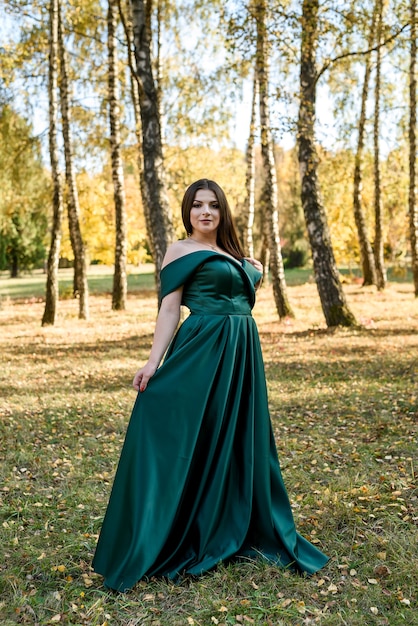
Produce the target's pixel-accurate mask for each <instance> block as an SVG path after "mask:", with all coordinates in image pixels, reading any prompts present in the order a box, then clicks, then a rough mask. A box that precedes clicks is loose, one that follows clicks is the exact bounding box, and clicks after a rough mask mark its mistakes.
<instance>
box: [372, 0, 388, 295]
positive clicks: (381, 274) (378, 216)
mask: <svg viewBox="0 0 418 626" xmlns="http://www.w3.org/2000/svg"><path fill="white" fill-rule="evenodd" d="M382 21H383V2H382V0H377V32H376V41H377V44H378V46H377V50H376V82H375V92H374V93H375V105H374V128H373V146H374V214H375V237H374V259H375V264H376V276H377V288H378V289H379V290H381V289H384V288H385V286H386V270H385V260H384V252H383V211H382V197H381V182H380V179H381V175H380V145H379V135H380V85H381V57H382V53H381V47H380V44H381V41H382Z"/></svg>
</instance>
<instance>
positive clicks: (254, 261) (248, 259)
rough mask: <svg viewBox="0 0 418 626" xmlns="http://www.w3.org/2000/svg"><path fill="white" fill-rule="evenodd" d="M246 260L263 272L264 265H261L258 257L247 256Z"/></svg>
mask: <svg viewBox="0 0 418 626" xmlns="http://www.w3.org/2000/svg"><path fill="white" fill-rule="evenodd" d="M245 260H246V261H248V263H251V265H253V266H254V267H255V269H256V270H258V271H259V272H261V273H263V266H262V265H261V263H260V261H257V259H252V258H250V257H245Z"/></svg>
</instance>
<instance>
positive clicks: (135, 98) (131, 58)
mask: <svg viewBox="0 0 418 626" xmlns="http://www.w3.org/2000/svg"><path fill="white" fill-rule="evenodd" d="M118 5H119V15H120V18H121V20H122V24H123V28H124V31H125V36H126V40H127V42H128V64H129V68H130V83H131V98H132V107H133V111H134V118H135V137H136V141H137V147H138V149H137V164H138V172H139V178H140V191H141V198H142V205H143V206H142V209H143V211H144V217H145V226H146V230H147V235H148V239H149V241H150V242H151V241H152V228H151V215H150V207H149V206H148V203H147V202H146V194H145V190H144V177H143V176H142V172H143V167H144V158H143V154H142V124H141V106H140V94H141V85H140V82H139V78H138V76H137V73H136V69H135V64H136V61H135V52H134V36H133V26H132V5H131V3H130V2H128V5H127V9H128V14H127V15H125V13H124V11H123V9H122V4H121V0H118ZM150 246H151V243H150ZM151 249H153V248H152V246H151Z"/></svg>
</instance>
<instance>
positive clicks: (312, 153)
mask: <svg viewBox="0 0 418 626" xmlns="http://www.w3.org/2000/svg"><path fill="white" fill-rule="evenodd" d="M317 30H318V0H304V1H303V8H302V34H301V67H300V104H299V120H298V158H299V169H300V176H301V183H302V190H301V197H302V206H303V212H304V215H305V221H306V227H307V230H308V236H309V242H310V246H311V250H312V259H313V266H314V273H315V280H316V284H317V287H318V292H319V297H320V300H321V305H322V310H323V312H324V316H325V320H326V323H327V326H353V325H355V324H356V320H355V317H354V315H353V314H352V312H351V311H350V309H349V307H348V304H347V302H346V299H345V295H344V292H343V289H342V286H341V281H340V278H339V274H338V269H337V265H336V263H335V258H334V252H333V249H332V245H331V238H330V234H329V229H328V222H327V218H326V214H325V211H324V207H323V205H322V200H321V197H320V190H319V181H318V173H317V167H318V156H317V153H316V148H315V131H314V124H315V106H316V79H317V71H316V56H315V55H316V43H317V37H318V34H317Z"/></svg>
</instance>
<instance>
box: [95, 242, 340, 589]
mask: <svg viewBox="0 0 418 626" xmlns="http://www.w3.org/2000/svg"><path fill="white" fill-rule="evenodd" d="M260 277H261V274H260V272H258V271H257V270H256V269H255V268H254V267H253V266H252V265H251V264H250V263H248V262H247V261H242V262H241V263H240V262H238V261H234V260H233V259H231V258H229V257H227V256H226V255H221V254H219V253H216V252H212V251H207V252H206V251H197V252H192V253H191V254H188V255H187V256H184V257H181V258H179V259H177V260H175V261H173V262H172V263H170V264H169V265H167V266H166V267H165V268H164V269H163V270H162V272H161V285H162V293H161V295H162V297H164V296H165V295H167V294H168V293H170V292H172V291H174V290H175V289H177V288H178V287H180V286H181V285H183V303H184V304H185V305H186V306H187V307H188V308H189V309H190V312H191V314H190V315H189V317H188V318H187V319H186V320H185V321H184V322H183V324H182V325H181V326H180V328H179V330H178V332H177V334H176V335H175V337H174V339H173V341H172V342H171V345H170V347H169V349H168V351H167V355H166V358H165V360H164V363H163V364H162V365H161V367H160V368H159V369H158V370H157V371H156V373H155V375H154V376H153V377H152V378H151V380H150V382H149V384H148V387H147V389H146V390H145V391H144V392H143V393H139V394H138V397H137V400H136V403H135V406H134V408H133V412H132V416H131V420H130V423H129V426H128V430H127V433H126V438H125V443H124V446H123V449H122V453H121V457H120V461H119V466H118V469H117V473H116V477H115V481H114V485H113V489H112V493H111V497H110V501H109V505H108V508H107V512H106V516H105V519H104V522H103V526H102V530H101V533H100V537H99V541H98V545H97V549H96V554H95V557H94V561H93V566H94V569H95V571H96V572H98V573H100V574H102V575H103V576H104V578H105V581H104V582H105V585H106V586H107V587H109V588H111V589H115V590H119V591H125V590H127V589H129V588H131V587H132V586H133V585H134V584H135V583H136V582H137V581H138V580H140V579H141V578H144V577H150V576H166V577H168V578H176V577H177V576H178V575H179V574H182V573H190V574H201V573H202V572H205V571H207V570H209V569H210V568H212V567H214V566H215V565H216V563H219V562H220V561H224V562H225V561H227V560H230V559H232V558H234V557H239V556H250V557H251V556H252V557H256V556H260V555H263V556H264V557H265V558H266V559H268V560H269V561H271V562H274V563H277V564H278V565H279V566H282V567H291V568H292V569H295V570H298V571H302V572H307V573H313V572H315V571H317V570H318V569H320V568H321V567H322V566H323V565H324V564H325V563H326V562H327V560H328V558H327V557H326V556H325V555H324V554H322V552H320V551H319V550H318V549H317V548H316V547H315V546H313V545H312V544H311V543H309V542H308V541H307V540H306V539H305V538H303V537H302V536H301V535H299V534H298V533H297V532H296V529H295V525H294V521H293V516H292V511H291V508H290V504H289V499H288V496H287V493H286V489H285V487H284V484H283V481H282V477H281V473H280V466H279V462H278V458H277V452H276V447H275V443H274V438H273V433H272V428H271V424H270V417H269V411H268V405H267V391H266V381H265V375H264V366H263V360H262V354H261V348H260V342H259V337H258V332H257V328H256V325H255V322H254V320H253V318H252V316H251V309H252V307H253V305H254V301H255V292H254V284H255V283H256V282H257V281H258V280H259V279H260Z"/></svg>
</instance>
